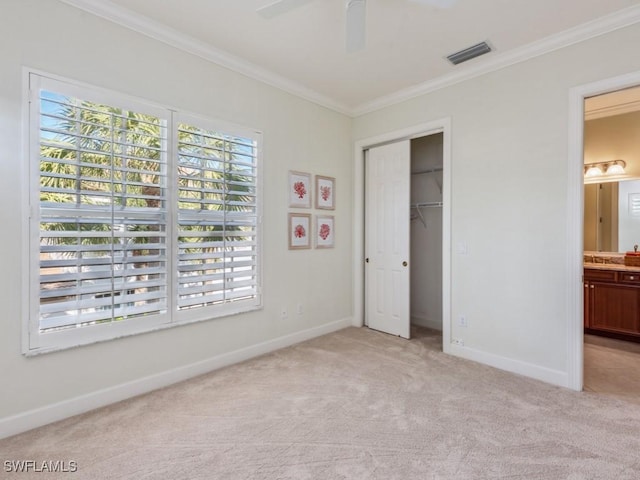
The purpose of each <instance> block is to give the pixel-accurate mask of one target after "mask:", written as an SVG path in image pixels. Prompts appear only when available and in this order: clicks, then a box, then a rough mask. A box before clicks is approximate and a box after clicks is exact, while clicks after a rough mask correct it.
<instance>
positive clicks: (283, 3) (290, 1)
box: [256, 0, 313, 18]
mask: <svg viewBox="0 0 640 480" xmlns="http://www.w3.org/2000/svg"><path fill="white" fill-rule="evenodd" d="M311 2H313V0H277V1H276V2H273V3H270V4H268V5H265V6H264V7H260V8H259V9H258V10H256V11H257V12H258V14H260V15H262V16H263V17H264V18H273V17H277V16H278V15H282V14H283V13H287V12H288V11H290V10H293V9H295V8H298V7H301V6H302V5H305V4H307V3H311Z"/></svg>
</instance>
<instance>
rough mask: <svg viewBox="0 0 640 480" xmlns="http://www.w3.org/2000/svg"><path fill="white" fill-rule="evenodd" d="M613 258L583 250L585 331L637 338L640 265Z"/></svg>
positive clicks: (639, 306)
mask: <svg viewBox="0 0 640 480" xmlns="http://www.w3.org/2000/svg"><path fill="white" fill-rule="evenodd" d="M589 260H592V261H591V262H590V261H589ZM607 260H608V261H607ZM596 262H597V263H596ZM614 262H617V259H616V258H613V259H612V258H609V259H607V258H606V257H594V256H593V255H592V256H591V257H590V258H589V256H588V255H586V254H585V264H584V277H583V283H584V329H585V333H591V334H595V335H603V336H608V337H614V338H620V339H624V340H632V341H636V342H640V267H635V266H626V265H624V263H622V264H620V263H614Z"/></svg>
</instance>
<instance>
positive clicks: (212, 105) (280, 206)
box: [0, 0, 352, 436]
mask: <svg viewBox="0 0 640 480" xmlns="http://www.w3.org/2000/svg"><path fill="white" fill-rule="evenodd" d="M23 66H28V67H32V68H36V69H39V70H42V71H45V72H49V73H53V74H58V75H61V76H64V77H68V78H72V79H76V80H79V81H82V82H87V83H89V84H93V85H97V86H102V87H105V88H108V89H111V90H115V91H119V92H122V93H125V94H130V95H134V96H137V97H140V98H143V99H147V100H151V101H153V102H159V103H162V104H166V105H170V106H175V107H176V108H179V109H181V110H184V111H190V112H193V113H196V114H201V115H205V116H208V117H212V118H218V119H222V120H225V121H228V122H233V123H236V124H240V125H244V126H247V127H252V128H256V129H259V130H261V131H262V132H263V133H264V156H263V164H262V168H263V172H264V207H265V208H264V218H263V228H264V248H263V273H264V276H263V279H264V309H263V310H261V311H257V312H253V313H250V314H245V315H237V316H233V317H228V318H222V319H217V320H213V321H208V322H201V323H197V324H192V325H188V326H182V327H178V328H172V329H168V330H163V331H159V332H155V333H148V334H144V335H137V336H133V337H128V338H124V339H120V340H116V341H109V342H104V343H100V344H96V345H91V346H86V347H80V348H75V349H71V350H65V351H62V352H58V353H52V354H46V355H42V356H37V357H33V358H27V357H25V356H23V355H22V354H21V328H22V321H23V319H24V318H25V315H26V314H27V312H26V311H25V310H24V309H23V308H22V305H21V298H22V296H23V294H24V293H25V292H24V291H23V288H22V285H23V281H24V280H25V279H24V274H25V269H24V268H23V267H24V264H23V258H22V257H21V253H24V250H23V247H24V246H25V245H26V244H27V239H26V238H25V233H24V230H23V220H24V216H25V214H26V209H22V210H21V209H20V199H21V198H23V193H24V190H23V189H24V187H25V185H24V184H23V182H22V180H23V178H22V176H21V171H22V169H23V168H26V165H27V158H26V157H25V155H24V151H23V143H22V141H21V136H22V134H23V125H24V118H23V84H22V75H23V72H22V68H23ZM0 78H1V79H2V80H1V81H0V146H1V147H2V149H1V161H0V204H1V205H3V207H2V209H1V210H0V211H1V213H0V216H1V219H2V231H3V234H2V235H0V257H1V261H0V265H2V269H0V305H2V310H0V379H2V394H1V395H0V421H1V420H2V419H3V418H7V417H11V416H14V415H18V414H23V413H25V412H30V411H32V410H33V409H38V408H41V407H47V406H51V405H54V404H56V402H67V401H71V400H73V399H77V398H83V397H82V396H83V395H89V394H92V393H95V392H101V391H103V390H105V389H107V390H108V389H110V388H112V387H115V386H118V385H123V384H127V382H134V383H135V382H137V381H138V380H139V379H142V378H149V377H153V376H154V375H159V374H162V373H163V372H167V371H173V370H174V369H179V368H180V367H183V366H187V365H192V364H198V362H205V361H207V360H208V359H211V358H213V357H216V356H219V355H222V354H224V353H226V352H233V351H238V350H240V349H244V348H248V347H251V346H255V345H263V344H264V342H269V341H271V340H273V339H278V338H282V337H284V336H287V335H291V334H296V333H299V332H312V333H313V332H314V330H313V329H316V328H319V327H323V326H326V325H331V324H332V322H336V321H339V320H346V322H345V323H346V324H348V323H349V322H350V317H351V312H352V295H351V270H350V269H349V268H344V266H345V265H351V262H352V254H351V243H352V242H351V228H350V226H351V211H352V206H351V195H350V191H351V190H350V184H351V178H352V174H351V154H352V153H351V152H352V150H351V124H352V121H351V119H350V118H348V117H345V116H344V115H341V114H337V113H335V112H332V111H330V110H327V109H326V108H322V107H319V106H317V105H315V104H312V103H310V102H307V101H304V100H301V99H299V98H297V97H294V96H292V95H289V94H286V93H283V92H282V91H280V90H277V89H274V88H272V87H269V86H267V85H265V84H262V83H260V82H257V81H254V80H251V79H249V78H246V77H243V76H241V75H238V74H236V73H233V72H231V71H229V70H226V69H224V68H221V67H218V66H215V65H213V64H211V63H209V62H206V61H204V60H202V59H200V58H198V57H195V56H192V55H188V54H185V53H184V52H181V51H179V50H177V49H174V48H171V47H169V46H167V45H165V44H162V43H159V42H157V41H154V40H152V39H149V38H147V37H144V36H141V35H139V34H136V33H134V32H132V31H130V30H127V29H123V28H119V27H117V26H115V25H114V24H111V23H109V22H107V21H104V20H101V19H99V18H97V17H94V16H92V15H89V14H87V13H83V12H81V11H80V10H77V9H75V8H72V7H70V6H68V5H65V4H63V3H61V2H57V1H50V0H3V2H2V14H1V15H0ZM289 169H295V170H300V171H304V172H311V173H316V174H322V175H328V176H332V177H335V178H336V188H337V193H336V198H337V200H338V203H337V208H336V210H335V216H336V248H334V249H324V250H315V249H314V250H308V251H289V250H288V249H287V212H288V210H289V209H288V205H287V201H288V196H287V171H288V170H289ZM314 213H316V212H314ZM298 304H301V305H302V308H303V313H302V314H301V315H298V314H297V305H298ZM282 308H286V309H288V318H286V319H283V318H281V309H282ZM1 427H2V425H1V424H0V430H1ZM0 433H1V432H0ZM0 436H1V435H0Z"/></svg>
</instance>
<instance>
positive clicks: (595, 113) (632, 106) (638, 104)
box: [584, 100, 640, 120]
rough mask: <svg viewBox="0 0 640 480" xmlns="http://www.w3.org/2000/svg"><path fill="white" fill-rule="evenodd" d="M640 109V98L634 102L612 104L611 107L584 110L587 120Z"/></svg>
mask: <svg viewBox="0 0 640 480" xmlns="http://www.w3.org/2000/svg"><path fill="white" fill-rule="evenodd" d="M638 110H640V100H635V101H633V102H627V103H621V104H619V105H611V106H609V107H602V108H594V109H591V110H586V109H585V111H584V119H585V120H595V119H597V118H604V117H612V116H614V115H623V114H625V113H631V112H637V111H638Z"/></svg>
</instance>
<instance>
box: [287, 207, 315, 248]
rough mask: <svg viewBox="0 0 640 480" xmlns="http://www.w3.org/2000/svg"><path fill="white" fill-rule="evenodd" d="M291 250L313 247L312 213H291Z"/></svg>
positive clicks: (289, 221) (289, 219) (289, 220)
mask: <svg viewBox="0 0 640 480" xmlns="http://www.w3.org/2000/svg"><path fill="white" fill-rule="evenodd" d="M288 223H289V250H301V249H306V248H311V214H310V213H289V218H288Z"/></svg>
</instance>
